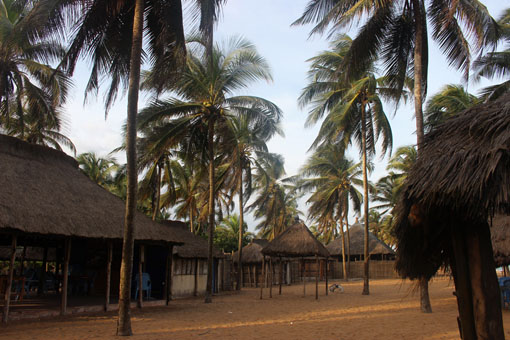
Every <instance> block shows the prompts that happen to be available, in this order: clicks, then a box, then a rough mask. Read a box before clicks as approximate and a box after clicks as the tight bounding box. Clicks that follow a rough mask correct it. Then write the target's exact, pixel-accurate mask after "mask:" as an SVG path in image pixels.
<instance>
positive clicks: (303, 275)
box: [301, 259, 306, 297]
mask: <svg viewBox="0 0 510 340" xmlns="http://www.w3.org/2000/svg"><path fill="white" fill-rule="evenodd" d="M305 272H306V267H305V260H304V259H301V279H302V280H303V297H305V296H306V280H305Z"/></svg>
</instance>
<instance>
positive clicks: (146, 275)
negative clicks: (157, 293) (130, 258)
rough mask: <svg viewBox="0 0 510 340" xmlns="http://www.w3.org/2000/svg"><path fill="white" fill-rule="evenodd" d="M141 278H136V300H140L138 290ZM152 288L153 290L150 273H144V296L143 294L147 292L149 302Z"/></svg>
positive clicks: (137, 276)
mask: <svg viewBox="0 0 510 340" xmlns="http://www.w3.org/2000/svg"><path fill="white" fill-rule="evenodd" d="M139 277H140V276H139V275H138V274H136V276H135V285H136V292H135V300H136V299H138V290H139V289H140V283H139V282H140V280H139ZM151 288H152V284H151V276H150V275H149V273H142V294H143V291H146V292H147V293H146V294H147V300H149V299H150V296H151Z"/></svg>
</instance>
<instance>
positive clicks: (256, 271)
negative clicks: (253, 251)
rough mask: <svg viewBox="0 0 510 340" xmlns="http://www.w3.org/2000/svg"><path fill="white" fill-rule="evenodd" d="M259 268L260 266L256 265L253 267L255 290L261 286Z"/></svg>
mask: <svg viewBox="0 0 510 340" xmlns="http://www.w3.org/2000/svg"><path fill="white" fill-rule="evenodd" d="M257 267H258V265H257V264H256V263H255V265H254V266H253V277H254V278H255V288H257V287H258V286H259V276H258V270H257Z"/></svg>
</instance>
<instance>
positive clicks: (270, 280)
mask: <svg viewBox="0 0 510 340" xmlns="http://www.w3.org/2000/svg"><path fill="white" fill-rule="evenodd" d="M269 276H270V278H269V297H270V298H273V258H272V257H270V258H269Z"/></svg>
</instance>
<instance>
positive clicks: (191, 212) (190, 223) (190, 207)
mask: <svg viewBox="0 0 510 340" xmlns="http://www.w3.org/2000/svg"><path fill="white" fill-rule="evenodd" d="M189 231H191V232H192V233H195V230H193V207H192V206H191V204H190V206H189Z"/></svg>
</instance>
